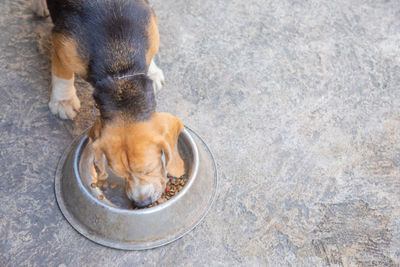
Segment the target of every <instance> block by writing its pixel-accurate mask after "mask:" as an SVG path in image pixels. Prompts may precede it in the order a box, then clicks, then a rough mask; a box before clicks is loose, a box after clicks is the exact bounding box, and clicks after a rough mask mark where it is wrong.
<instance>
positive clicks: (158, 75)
mask: <svg viewBox="0 0 400 267" xmlns="http://www.w3.org/2000/svg"><path fill="white" fill-rule="evenodd" d="M147 75H148V76H149V77H150V79H152V80H153V88H154V93H158V92H159V91H160V90H161V88H162V87H163V85H164V83H165V78H164V72H163V71H162V70H161V69H160V68H159V67H157V65H156V64H155V63H154V61H153V60H152V61H151V63H150V66H149V71H148V73H147Z"/></svg>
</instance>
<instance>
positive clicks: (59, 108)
mask: <svg viewBox="0 0 400 267" xmlns="http://www.w3.org/2000/svg"><path fill="white" fill-rule="evenodd" d="M49 108H50V111H51V113H53V114H54V115H58V116H59V117H60V118H61V119H64V120H66V119H70V120H73V119H74V118H75V116H76V114H77V112H79V110H80V108H81V102H80V101H79V98H78V97H77V96H76V95H74V96H73V97H72V98H70V99H68V100H55V99H53V98H52V99H50V102H49Z"/></svg>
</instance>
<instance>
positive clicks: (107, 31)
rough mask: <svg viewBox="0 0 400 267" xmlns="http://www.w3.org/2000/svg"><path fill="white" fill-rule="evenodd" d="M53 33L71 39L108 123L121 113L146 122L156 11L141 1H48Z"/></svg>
mask: <svg viewBox="0 0 400 267" xmlns="http://www.w3.org/2000/svg"><path fill="white" fill-rule="evenodd" d="M47 4H48V8H49V10H50V15H51V18H52V20H53V22H54V25H55V26H54V29H53V31H54V32H57V33H62V34H65V35H67V36H69V37H71V38H73V39H74V40H75V41H76V42H77V44H78V53H79V54H80V55H81V57H82V59H84V60H86V61H87V62H89V64H88V82H90V83H91V84H92V86H93V87H94V93H93V96H94V99H95V101H96V103H97V104H98V106H99V107H100V111H101V115H102V117H103V118H104V119H105V120H109V119H112V118H113V117H114V116H117V115H118V116H121V114H123V115H124V116H125V117H127V118H128V119H132V120H145V119H147V118H149V117H150V116H151V114H152V113H153V112H154V111H155V106H156V103H155V98H154V93H153V92H154V90H153V88H152V82H151V80H149V79H148V78H147V77H143V76H142V77H140V76H134V77H131V78H124V79H116V77H118V76H121V75H126V74H133V73H147V64H146V51H147V50H148V47H149V43H148V33H147V27H148V24H149V21H150V18H151V14H152V10H151V8H150V7H149V6H148V3H147V1H143V0H47Z"/></svg>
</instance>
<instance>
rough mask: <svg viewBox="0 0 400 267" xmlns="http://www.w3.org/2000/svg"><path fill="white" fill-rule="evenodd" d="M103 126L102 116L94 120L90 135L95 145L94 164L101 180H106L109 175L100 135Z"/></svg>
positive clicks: (93, 145)
mask: <svg viewBox="0 0 400 267" xmlns="http://www.w3.org/2000/svg"><path fill="white" fill-rule="evenodd" d="M102 127H103V123H102V121H101V119H100V118H97V119H96V121H95V122H94V124H93V126H92V128H90V129H89V131H88V134H87V135H88V137H89V138H90V139H91V141H92V147H93V164H94V167H95V169H96V172H97V177H98V179H99V180H104V179H106V178H107V177H108V174H107V172H106V160H105V157H104V153H103V151H102V148H101V142H100V140H99V137H100V135H101V129H102Z"/></svg>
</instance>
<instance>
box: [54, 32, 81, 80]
mask: <svg viewBox="0 0 400 267" xmlns="http://www.w3.org/2000/svg"><path fill="white" fill-rule="evenodd" d="M51 41H52V44H53V54H52V70H53V74H54V75H55V76H57V77H59V78H63V79H71V78H72V77H73V74H74V73H76V74H78V75H79V76H80V77H81V78H83V79H85V80H86V79H87V69H88V63H87V62H85V60H83V59H82V58H81V57H80V56H79V53H78V46H77V44H76V42H75V40H74V39H72V38H70V37H66V36H65V35H63V34H61V33H53V34H52V36H51Z"/></svg>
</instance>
